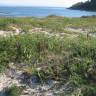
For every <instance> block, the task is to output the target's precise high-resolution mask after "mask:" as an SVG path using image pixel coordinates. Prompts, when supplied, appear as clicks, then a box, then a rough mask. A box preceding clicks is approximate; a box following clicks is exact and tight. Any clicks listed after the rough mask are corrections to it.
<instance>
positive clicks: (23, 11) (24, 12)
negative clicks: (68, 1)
mask: <svg viewBox="0 0 96 96" xmlns="http://www.w3.org/2000/svg"><path fill="white" fill-rule="evenodd" d="M48 15H57V16H65V17H81V16H91V15H96V12H88V11H80V10H69V9H66V8H63V7H0V16H12V17H31V16H32V17H40V18H41V17H45V16H48Z"/></svg>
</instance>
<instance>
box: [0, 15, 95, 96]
mask: <svg viewBox="0 0 96 96" xmlns="http://www.w3.org/2000/svg"><path fill="white" fill-rule="evenodd" d="M1 20H2V21H3V20H4V21H6V20H7V23H9V24H8V25H6V26H7V27H6V28H8V26H9V25H15V26H18V27H21V28H23V27H24V28H28V29H30V28H31V27H43V28H48V29H52V30H53V31H52V32H60V31H61V32H62V31H64V27H65V26H74V27H88V26H90V27H91V26H95V21H96V18H92V17H89V18H70V19H69V18H63V17H61V18H60V17H54V16H51V17H50V16H49V17H46V18H43V19H36V18H5V19H4V18H2V19H0V21H1ZM93 21H94V22H93ZM5 23H6V22H5ZM82 23H83V24H82ZM2 24H3V23H2ZM1 29H3V27H2V26H1ZM6 30H7V29H6ZM26 32H27V31H26ZM71 35H72V34H71ZM11 62H13V63H14V64H15V66H16V67H18V66H20V64H21V63H24V64H26V66H27V67H26V69H23V67H22V68H19V69H21V70H26V71H27V72H28V73H30V74H35V75H37V76H38V77H39V78H40V80H41V81H42V82H44V81H46V79H50V78H51V79H52V80H55V81H59V82H64V83H66V82H70V83H72V84H74V85H75V86H76V88H77V87H78V88H80V90H81V94H80V95H76V96H96V37H86V36H85V35H79V36H77V37H75V38H67V37H64V38H62V39H61V38H58V37H56V36H49V35H44V34H43V33H34V34H31V35H30V34H20V35H16V36H12V37H11V36H10V37H0V72H2V71H4V69H6V68H9V67H10V66H9V64H10V63H11ZM38 68H40V70H38ZM7 93H8V94H9V95H8V96H19V95H18V91H17V88H16V87H12V88H9V89H8V91H7ZM74 96H75V95H74Z"/></svg>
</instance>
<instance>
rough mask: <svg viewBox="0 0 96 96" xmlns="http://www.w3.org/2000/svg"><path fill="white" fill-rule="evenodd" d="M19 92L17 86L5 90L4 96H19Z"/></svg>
mask: <svg viewBox="0 0 96 96" xmlns="http://www.w3.org/2000/svg"><path fill="white" fill-rule="evenodd" d="M20 94H21V90H20V88H19V87H17V86H15V85H14V86H11V87H9V88H7V89H6V90H5V96H20Z"/></svg>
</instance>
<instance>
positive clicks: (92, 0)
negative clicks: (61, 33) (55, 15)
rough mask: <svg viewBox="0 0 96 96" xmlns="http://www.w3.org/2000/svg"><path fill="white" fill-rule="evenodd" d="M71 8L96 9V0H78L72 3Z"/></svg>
mask: <svg viewBox="0 0 96 96" xmlns="http://www.w3.org/2000/svg"><path fill="white" fill-rule="evenodd" d="M69 9H75V10H86V11H96V0H88V1H86V2H78V3H76V4H74V5H72V6H71V7H70V8H69Z"/></svg>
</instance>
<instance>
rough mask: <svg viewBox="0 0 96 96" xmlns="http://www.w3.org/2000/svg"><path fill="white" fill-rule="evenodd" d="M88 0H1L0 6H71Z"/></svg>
mask: <svg viewBox="0 0 96 96" xmlns="http://www.w3.org/2000/svg"><path fill="white" fill-rule="evenodd" d="M80 1H86V0H0V6H4V5H7V6H53V7H69V6H71V5H72V4H74V3H76V2H80Z"/></svg>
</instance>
